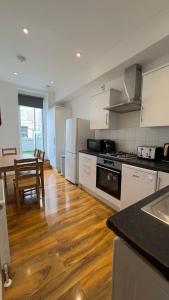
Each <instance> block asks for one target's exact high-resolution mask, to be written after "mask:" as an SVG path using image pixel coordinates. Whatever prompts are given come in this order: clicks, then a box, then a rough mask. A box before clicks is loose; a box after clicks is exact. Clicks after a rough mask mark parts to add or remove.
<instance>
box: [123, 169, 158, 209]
mask: <svg viewBox="0 0 169 300" xmlns="http://www.w3.org/2000/svg"><path fill="white" fill-rule="evenodd" d="M156 186H157V171H153V170H148V169H143V168H138V167H135V166H131V165H126V164H123V165H122V186H121V209H124V208H126V207H128V206H130V205H132V204H134V203H136V202H138V201H140V200H141V199H143V198H145V197H147V196H149V195H151V194H153V193H154V192H155V191H156Z"/></svg>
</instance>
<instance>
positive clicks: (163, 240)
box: [107, 187, 169, 300]
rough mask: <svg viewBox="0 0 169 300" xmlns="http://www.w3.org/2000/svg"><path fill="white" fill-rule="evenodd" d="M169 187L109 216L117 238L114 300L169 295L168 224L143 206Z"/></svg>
mask: <svg viewBox="0 0 169 300" xmlns="http://www.w3.org/2000/svg"><path fill="white" fill-rule="evenodd" d="M167 193H169V187H166V188H164V189H162V190H160V191H158V192H156V193H154V194H152V195H151V196H149V197H147V198H145V199H143V200H141V201H139V202H137V203H136V204H134V205H132V206H130V207H128V208H126V209H124V210H122V211H121V212H119V213H117V214H115V215H114V216H112V217H110V218H108V220H107V226H108V227H109V229H111V230H112V231H113V232H115V233H116V234H117V236H118V237H119V238H116V239H115V241H114V255H113V256H114V257H113V296H112V297H113V298H112V299H113V300H124V299H125V300H131V299H134V300H136V299H137V300H141V299H145V300H159V299H160V300H167V299H169V225H167V224H165V223H164V222H162V221H160V220H158V219H157V218H154V217H153V216H151V215H149V214H147V213H146V212H144V211H143V210H142V208H143V207H144V206H145V205H147V204H149V203H151V202H152V201H154V200H156V199H158V198H159V197H161V196H164V195H166V194H167Z"/></svg>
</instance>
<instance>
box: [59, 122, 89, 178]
mask: <svg viewBox="0 0 169 300" xmlns="http://www.w3.org/2000/svg"><path fill="white" fill-rule="evenodd" d="M92 137H94V131H92V130H90V121H88V120H82V119H79V118H73V119H67V120H66V153H65V177H66V179H67V180H69V181H71V182H72V183H74V184H77V183H78V177H79V176H78V152H79V150H82V149H86V148H87V139H88V138H92Z"/></svg>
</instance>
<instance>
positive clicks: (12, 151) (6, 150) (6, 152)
mask: <svg viewBox="0 0 169 300" xmlns="http://www.w3.org/2000/svg"><path fill="white" fill-rule="evenodd" d="M7 155H17V149H16V148H2V156H7Z"/></svg>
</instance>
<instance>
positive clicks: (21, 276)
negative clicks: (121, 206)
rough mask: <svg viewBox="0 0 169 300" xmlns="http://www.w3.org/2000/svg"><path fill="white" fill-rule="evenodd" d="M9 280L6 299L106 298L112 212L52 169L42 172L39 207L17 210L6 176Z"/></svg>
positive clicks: (100, 299) (99, 299)
mask: <svg viewBox="0 0 169 300" xmlns="http://www.w3.org/2000/svg"><path fill="white" fill-rule="evenodd" d="M8 187H9V193H10V195H9V199H10V201H9V205H8V208H7V215H8V225H9V238H10V247H11V257H12V263H11V266H10V270H11V275H12V277H13V284H12V286H11V287H10V288H9V289H6V291H5V299H6V300H22V299H24V300H27V299H29V300H42V299H47V300H51V299H53V300H57V299H60V300H74V299H76V300H110V295H111V270H112V241H113V237H114V236H113V234H112V233H111V232H110V231H109V230H108V229H107V227H106V219H107V217H108V216H110V215H112V214H113V211H112V210H111V209H110V208H109V207H107V206H105V205H103V204H102V203H101V202H99V201H98V200H97V199H95V198H94V197H92V196H91V195H89V194H88V193H86V192H85V191H83V190H81V189H79V188H78V187H77V186H75V185H72V184H71V183H70V182H68V181H66V180H65V179H64V178H63V177H61V176H60V175H58V174H57V173H56V172H54V171H52V170H50V171H45V207H44V208H41V209H40V210H39V209H38V208H37V207H36V206H30V207H27V208H26V207H24V208H23V210H22V214H21V215H18V214H17V211H16V208H15V205H14V203H13V190H12V185H11V183H10V179H9V184H8Z"/></svg>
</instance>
